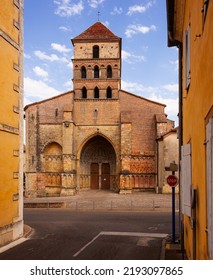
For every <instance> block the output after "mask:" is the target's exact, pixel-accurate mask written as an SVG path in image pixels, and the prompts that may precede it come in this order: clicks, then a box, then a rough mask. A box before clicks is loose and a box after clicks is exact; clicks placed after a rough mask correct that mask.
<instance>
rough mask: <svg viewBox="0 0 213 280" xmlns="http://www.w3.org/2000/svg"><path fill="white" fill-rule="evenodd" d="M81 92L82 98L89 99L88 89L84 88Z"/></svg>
mask: <svg viewBox="0 0 213 280" xmlns="http://www.w3.org/2000/svg"><path fill="white" fill-rule="evenodd" d="M81 91H82V98H87V89H86V88H85V87H83V88H82V90H81Z"/></svg>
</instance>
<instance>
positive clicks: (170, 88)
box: [163, 84, 178, 92]
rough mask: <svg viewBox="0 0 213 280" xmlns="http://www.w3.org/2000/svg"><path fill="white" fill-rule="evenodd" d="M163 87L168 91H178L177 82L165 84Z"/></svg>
mask: <svg viewBox="0 0 213 280" xmlns="http://www.w3.org/2000/svg"><path fill="white" fill-rule="evenodd" d="M163 89H165V90H166V91H169V92H178V84H167V85H164V86H163Z"/></svg>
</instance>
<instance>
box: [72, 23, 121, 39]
mask: <svg viewBox="0 0 213 280" xmlns="http://www.w3.org/2000/svg"><path fill="white" fill-rule="evenodd" d="M115 39H116V40H120V39H121V38H120V37H118V36H116V35H115V34H114V33H113V32H112V31H111V30H109V29H108V28H107V27H106V26H105V25H104V24H103V23H101V22H99V21H98V22H96V23H94V24H93V25H92V26H90V27H89V28H87V29H86V30H85V31H83V32H82V33H81V34H79V35H78V36H76V37H75V38H73V39H72V41H75V40H115Z"/></svg>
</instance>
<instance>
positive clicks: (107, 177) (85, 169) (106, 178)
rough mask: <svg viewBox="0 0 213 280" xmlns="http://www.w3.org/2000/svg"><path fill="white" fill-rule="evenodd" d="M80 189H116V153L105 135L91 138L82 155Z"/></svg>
mask: <svg viewBox="0 0 213 280" xmlns="http://www.w3.org/2000/svg"><path fill="white" fill-rule="evenodd" d="M79 177H80V189H93V190H115V188H116V154H115V150H114V148H113V146H112V144H111V143H110V142H109V141H108V140H107V139H106V138H104V137H103V136H100V135H97V136H94V137H93V138H91V139H90V140H88V141H87V142H86V144H85V145H84V146H83V148H82V151H81V156H80V176H79Z"/></svg>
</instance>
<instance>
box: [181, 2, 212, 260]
mask: <svg viewBox="0 0 213 280" xmlns="http://www.w3.org/2000/svg"><path fill="white" fill-rule="evenodd" d="M203 2H204V1H202V0H197V1H193V0H188V1H186V6H185V17H184V27H183V32H185V30H186V29H187V27H188V25H189V23H190V29H191V33H190V53H191V56H190V64H191V82H190V86H189V89H188V90H186V89H185V88H183V100H182V102H183V144H188V143H191V160H192V186H193V187H194V188H195V189H197V203H196V215H197V219H196V258H197V259H208V248H207V232H206V228H207V224H206V221H207V212H206V211H207V206H206V201H207V197H206V156H205V153H206V149H205V139H206V135H205V126H206V123H207V121H208V113H209V111H210V109H211V107H212V104H213V86H212V81H213V63H212V61H213V52H212V45H213V28H212V18H213V2H212V1H209V5H208V11H207V16H206V21H205V24H204V25H203V21H202V12H201V11H202V7H203ZM183 42H184V34H183ZM184 61H185V56H184V53H183V65H184ZM184 75H185V68H184V66H183V77H184ZM184 225H185V237H184V240H185V249H186V253H187V256H188V258H190V259H191V258H193V243H192V240H193V231H192V226H191V221H190V218H189V217H187V216H185V218H184ZM194 254H195V252H194Z"/></svg>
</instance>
